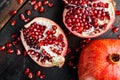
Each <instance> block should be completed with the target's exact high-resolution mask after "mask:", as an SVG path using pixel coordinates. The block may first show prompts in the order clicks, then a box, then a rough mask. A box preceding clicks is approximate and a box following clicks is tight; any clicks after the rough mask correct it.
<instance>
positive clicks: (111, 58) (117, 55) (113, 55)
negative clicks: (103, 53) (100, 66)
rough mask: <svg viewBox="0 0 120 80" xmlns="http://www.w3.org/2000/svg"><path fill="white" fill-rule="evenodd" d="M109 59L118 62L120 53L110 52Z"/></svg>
mask: <svg viewBox="0 0 120 80" xmlns="http://www.w3.org/2000/svg"><path fill="white" fill-rule="evenodd" d="M109 60H110V61H111V62H112V63H114V64H115V63H118V62H119V61H120V55H119V54H116V53H114V54H110V55H109Z"/></svg>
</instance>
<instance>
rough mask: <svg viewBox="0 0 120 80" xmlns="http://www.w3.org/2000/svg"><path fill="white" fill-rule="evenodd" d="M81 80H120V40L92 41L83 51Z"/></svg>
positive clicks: (80, 64) (81, 56)
mask: <svg viewBox="0 0 120 80" xmlns="http://www.w3.org/2000/svg"><path fill="white" fill-rule="evenodd" d="M78 76H79V80H120V40H119V39H101V40H94V41H91V42H90V43H89V44H88V45H86V47H85V48H84V49H83V50H82V52H81V55H80V59H79V64H78Z"/></svg>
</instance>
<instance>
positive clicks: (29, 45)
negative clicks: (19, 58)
mask: <svg viewBox="0 0 120 80" xmlns="http://www.w3.org/2000/svg"><path fill="white" fill-rule="evenodd" d="M24 27H25V28H24V29H22V30H21V31H20V32H21V41H22V43H23V45H24V47H25V49H26V53H27V54H28V55H29V56H30V57H31V58H32V59H33V60H34V61H35V62H36V63H37V64H38V65H40V66H43V67H52V66H59V67H61V66H62V65H63V64H64V61H65V58H64V56H65V55H66V51H67V47H68V43H67V39H66V36H65V34H64V32H63V31H62V29H61V28H60V27H59V26H58V25H57V24H56V23H55V22H53V21H52V20H50V19H47V18H43V17H37V18H34V19H33V20H32V21H31V22H29V23H27V24H26V25H25V26H24Z"/></svg>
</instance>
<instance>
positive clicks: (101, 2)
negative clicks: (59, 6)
mask: <svg viewBox="0 0 120 80" xmlns="http://www.w3.org/2000/svg"><path fill="white" fill-rule="evenodd" d="M64 2H65V3H66V7H65V9H64V12H63V22H64V24H65V26H66V27H67V29H68V30H69V31H70V32H72V33H73V34H74V35H76V36H78V37H84V38H92V37H96V36H99V35H101V34H103V33H105V32H106V31H108V29H109V28H110V27H111V26H112V24H113V23H114V20H115V3H114V1H113V0H64Z"/></svg>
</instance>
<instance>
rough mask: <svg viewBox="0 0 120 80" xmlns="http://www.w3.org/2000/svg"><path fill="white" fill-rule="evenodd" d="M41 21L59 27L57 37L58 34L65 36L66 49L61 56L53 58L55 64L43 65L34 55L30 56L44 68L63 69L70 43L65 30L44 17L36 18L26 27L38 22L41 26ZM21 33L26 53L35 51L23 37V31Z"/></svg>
mask: <svg viewBox="0 0 120 80" xmlns="http://www.w3.org/2000/svg"><path fill="white" fill-rule="evenodd" d="M39 21H46V22H49V23H51V24H52V25H55V26H57V30H56V35H57V34H62V35H63V41H64V43H65V47H64V48H63V51H62V53H61V55H58V56H57V57H55V58H53V62H48V61H46V62H45V63H41V62H40V61H37V58H36V56H34V55H31V54H28V55H29V56H30V57H31V58H32V59H33V60H34V61H35V62H36V63H37V64H38V65H40V66H42V67H53V66H59V67H62V66H63V64H64V62H65V56H66V52H67V48H68V42H67V38H66V36H65V34H64V32H63V30H62V29H61V28H60V27H59V25H58V24H56V23H55V22H54V21H52V20H50V19H48V18H44V17H36V18H34V19H33V20H32V21H30V22H29V23H27V24H26V25H24V27H25V28H28V27H29V26H30V25H31V24H32V23H34V22H36V23H38V24H39ZM20 32H21V36H20V37H21V41H22V43H23V46H24V48H25V50H26V51H28V50H33V49H31V48H30V47H29V46H28V45H27V43H26V41H25V39H24V36H23V30H21V31H20Z"/></svg>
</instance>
